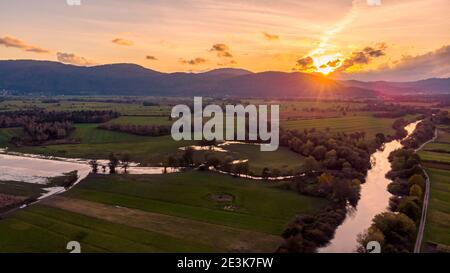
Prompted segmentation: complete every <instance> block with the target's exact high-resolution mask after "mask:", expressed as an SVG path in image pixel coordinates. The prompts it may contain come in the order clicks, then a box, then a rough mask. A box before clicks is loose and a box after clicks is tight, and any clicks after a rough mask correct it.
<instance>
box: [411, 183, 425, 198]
mask: <svg viewBox="0 0 450 273" xmlns="http://www.w3.org/2000/svg"><path fill="white" fill-rule="evenodd" d="M409 195H410V196H415V197H417V198H419V199H420V200H422V195H423V192H422V189H421V188H420V186H419V185H416V184H414V185H412V186H411V188H410V189H409Z"/></svg>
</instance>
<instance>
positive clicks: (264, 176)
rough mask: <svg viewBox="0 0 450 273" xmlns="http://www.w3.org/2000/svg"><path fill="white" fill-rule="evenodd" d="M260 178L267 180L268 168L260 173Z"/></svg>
mask: <svg viewBox="0 0 450 273" xmlns="http://www.w3.org/2000/svg"><path fill="white" fill-rule="evenodd" d="M261 176H262V178H263V179H267V178H268V177H269V176H270V171H269V168H267V167H265V168H264V169H263V170H262V172H261Z"/></svg>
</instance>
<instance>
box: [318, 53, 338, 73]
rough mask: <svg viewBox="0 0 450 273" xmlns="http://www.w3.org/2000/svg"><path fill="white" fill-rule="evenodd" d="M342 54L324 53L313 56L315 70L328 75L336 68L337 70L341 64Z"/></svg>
mask: <svg viewBox="0 0 450 273" xmlns="http://www.w3.org/2000/svg"><path fill="white" fill-rule="evenodd" d="M341 58H342V55H341V54H339V53H337V54H331V55H324V56H316V57H312V59H313V61H314V66H315V71H314V72H319V73H322V74H324V75H328V74H330V73H331V72H333V71H334V70H336V69H337V68H338V67H340V66H341V64H342V61H341Z"/></svg>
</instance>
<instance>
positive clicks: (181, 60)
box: [180, 58, 206, 65]
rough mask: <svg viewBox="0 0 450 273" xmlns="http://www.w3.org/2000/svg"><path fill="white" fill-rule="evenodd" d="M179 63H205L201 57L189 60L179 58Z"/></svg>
mask: <svg viewBox="0 0 450 273" xmlns="http://www.w3.org/2000/svg"><path fill="white" fill-rule="evenodd" d="M180 63H182V64H189V65H199V64H204V63H206V59H203V58H194V59H191V60H185V59H180Z"/></svg>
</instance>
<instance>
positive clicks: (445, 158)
mask: <svg viewBox="0 0 450 273" xmlns="http://www.w3.org/2000/svg"><path fill="white" fill-rule="evenodd" d="M427 147H428V146H427ZM448 148H450V145H448ZM419 155H420V158H421V159H422V160H423V161H438V162H442V163H448V164H450V153H438V152H429V151H420V152H419Z"/></svg>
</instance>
